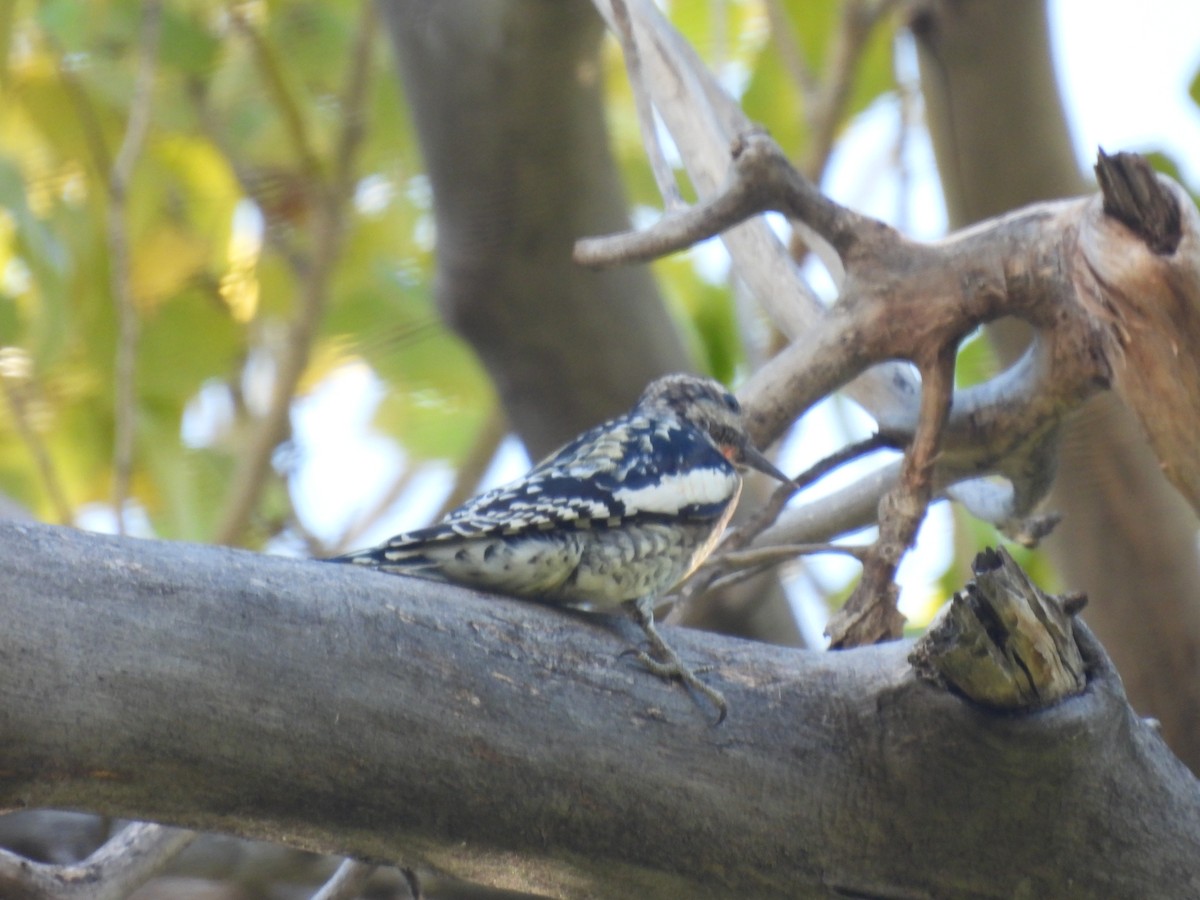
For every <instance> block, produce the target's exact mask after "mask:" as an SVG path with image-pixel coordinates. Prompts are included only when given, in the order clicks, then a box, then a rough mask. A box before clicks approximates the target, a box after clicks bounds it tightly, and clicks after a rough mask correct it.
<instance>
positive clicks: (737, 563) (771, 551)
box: [716, 543, 869, 571]
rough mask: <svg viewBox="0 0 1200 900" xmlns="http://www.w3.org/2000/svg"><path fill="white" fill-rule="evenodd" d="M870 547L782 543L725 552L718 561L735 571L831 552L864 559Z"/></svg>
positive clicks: (723, 566)
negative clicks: (773, 545)
mask: <svg viewBox="0 0 1200 900" xmlns="http://www.w3.org/2000/svg"><path fill="white" fill-rule="evenodd" d="M868 549H869V548H867V547H856V546H854V545H852V544H830V543H823V544H782V545H780V546H777V547H756V548H754V549H752V550H737V551H732V552H730V553H723V554H721V557H720V559H718V560H717V561H716V562H717V565H719V566H720V567H721V568H722V569H725V570H726V571H733V570H734V569H747V568H750V567H758V566H772V565H775V564H776V563H781V562H788V561H789V560H792V559H795V558H796V557H797V556H819V555H822V554H829V553H832V554H836V555H841V556H849V557H853V558H854V559H857V560H862V559H863V558H864V557H865V556H866V554H867V551H868Z"/></svg>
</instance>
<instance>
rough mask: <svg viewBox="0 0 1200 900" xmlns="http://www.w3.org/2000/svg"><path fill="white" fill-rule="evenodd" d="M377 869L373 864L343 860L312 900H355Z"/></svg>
mask: <svg viewBox="0 0 1200 900" xmlns="http://www.w3.org/2000/svg"><path fill="white" fill-rule="evenodd" d="M377 868H379V867H378V866H377V865H374V864H373V863H365V862H359V861H358V860H357V859H343V860H342V863H341V865H339V866H338V867H337V871H336V872H334V873H333V877H331V878H330V879H329V880H328V881H327V882H325V884H324V885H322V887H321V889H320V890H319V891H317V892H316V893H315V894H313V896H312V900H354V898H356V897H358V896H359V895H360V894H361V893H362V892H363V888H364V887H366V885H367V881H368V879H370V877H371V876H372V875H373V874H374V873H375V870H376V869H377Z"/></svg>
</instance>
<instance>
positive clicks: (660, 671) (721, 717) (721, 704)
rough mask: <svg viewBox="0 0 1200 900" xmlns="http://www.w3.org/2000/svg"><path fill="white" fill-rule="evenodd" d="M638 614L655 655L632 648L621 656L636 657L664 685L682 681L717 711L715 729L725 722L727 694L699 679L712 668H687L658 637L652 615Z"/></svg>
mask: <svg viewBox="0 0 1200 900" xmlns="http://www.w3.org/2000/svg"><path fill="white" fill-rule="evenodd" d="M637 613H638V614H637V616H636V618H637V622H638V624H639V625H640V626H641V627H642V631H643V632H645V634H646V640H647V641H648V642H649V643H650V649H651V651H653V653H652V654H651V653H647V652H646V651H645V650H642V649H640V648H630V649H629V650H627V651H626V652H625V654H622V655H630V656H633V657H634V658H636V659H637V661H638V662H639V663H641V664H642V666H643V667H644V668H645V669H646V671H648V672H650V673H651V674H652V675H657V676H658V677H659V678H662V679H663V680H665V681H682V682H683V683H684V684H685V685H686V686H687V687H689V688H691V689H692V690H693V691H695V692H696V693H698V694H702V695H704V696H705V697H707V698H708V701H709V703H711V704H712V705H713V706H714V707H716V710H717V720H716V721H715V722H713V727H714V728H715V727H716V726H717V725H720V724H721V723H722V722H724V721H725V717H726V716H727V715H728V714H729V702H728V701H727V700H726V699H725V695H724V694H722V693H721V692H720V691H718V690H717V689H716V688H714V687H712V686H711V685H709V684H706V683H705V682H704V681H702V680H701V679H700V675H701V674H703V673H705V672H710V671H712V668H713V667H712V666H699V667H697V668H695V669H693V668H692V667H690V666H688V665H687V664H686V663H685V662H684V661H683V660H682V659H680V657H679V654H678V653H676V652H675V650H674V649H673V648H672V647H671V645H670V644H668V643H667V642H666V641H665V640H663V637H662V635H661V634H659V633H658V629H657V628H655V627H654V616H653V614H650V615H643V614H641V610H638V611H637Z"/></svg>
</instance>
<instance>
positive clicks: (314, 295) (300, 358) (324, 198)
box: [214, 3, 374, 544]
mask: <svg viewBox="0 0 1200 900" xmlns="http://www.w3.org/2000/svg"><path fill="white" fill-rule="evenodd" d="M373 9H374V7H373V6H372V5H371V4H369V3H368V4H364V5H363V7H362V13H361V15H360V18H359V27H358V31H357V34H356V37H355V45H354V47H353V48H352V50H351V55H350V72H349V77H348V78H347V81H346V90H345V93H344V96H343V102H342V132H341V135H340V137H339V140H338V142H337V147H338V148H339V152H340V153H342V154H344V155H345V156H346V157H347V158H345V159H339V160H337V161H336V163H335V173H336V174H335V177H336V178H337V180H338V183H337V184H336V185H325V187H324V189H322V190H319V197H318V201H317V203H316V205H315V208H314V210H313V241H312V253H311V256H309V257H307V258H306V259H305V260H304V261H303V265H302V266H301V268H299V269H297V270H296V275H297V277H298V278H300V279H302V285H301V291H300V297H299V306H298V308H297V310H296V313H295V314H294V315H293V317H292V319H291V321H290V322H289V323H288V327H287V341H286V345H285V346H286V349H285V351H284V353H283V354H282V355H281V356H280V357H279V358H278V359H277V360H276V371H275V373H274V381H273V384H272V391H271V401H270V405H269V407H268V409H267V412H266V414H265V415H264V416H263V417H262V418H261V419H260V420H259V422H258V423H257V425H256V427H255V430H254V432H253V434H252V435H251V437H250V440H249V445H248V446H247V448H246V449H245V452H244V453H243V454H242V455H241V457H240V459H239V463H238V468H237V470H236V471H235V472H234V476H233V479H232V481H231V484H230V488H229V491H228V493H227V495H226V500H225V506H224V512H223V514H222V517H221V520H220V523H219V525H218V526H217V530H216V533H215V537H214V540H215V541H216V542H217V543H223V544H228V543H233V542H235V541H237V540H238V538H239V537H240V535H241V534H242V532H243V531H244V530H245V528H246V525H247V523H248V522H249V519H250V516H251V514H252V512H253V510H254V508H255V506H256V505H257V503H258V498H259V496H261V493H262V490H263V487H264V485H265V483H266V478H267V475H268V472H269V470H270V466H271V456H272V454H273V453H274V451H275V448H276V447H277V446H278V445H279V444H280V443H281V442H282V441H283V440H285V439H286V437H287V435H288V433H289V431H290V421H289V420H290V414H291V404H292V400H293V399H294V397H295V393H296V387H297V385H298V384H299V382H300V378H301V376H302V375H303V374H304V370H305V369H306V368H307V366H308V360H309V354H310V352H311V350H312V345H313V342H314V341H315V339H316V334H317V328H318V326H319V324H320V320H321V316H322V315H323V313H324V310H325V303H326V300H327V297H328V286H329V276H330V274H331V272H332V270H333V266H334V263H335V262H336V260H337V257H338V254H339V253H340V252H341V239H342V230H343V225H344V217H345V211H346V208H347V206H348V204H349V203H350V201H351V199H352V198H351V196H350V192H349V191H348V190H347V188H348V187H349V183H350V181H351V178H352V172H353V158H354V156H355V155H356V153H357V149H358V145H359V142H360V140H361V135H362V107H363V103H364V101H365V96H366V88H367V74H366V73H367V71H368V68H369V62H370V52H369V51H370V46H371V40H372V38H373V37H374V12H373ZM239 27H240V28H241V29H242V30H243V32H244V33H247V35H248V36H252V37H251V38H250V39H251V41H252V46H253V47H254V48H255V51H256V53H257V54H259V55H260V68H261V69H262V70H263V72H264V75H265V76H266V77H267V79H268V82H269V83H270V85H271V87H272V89H273V91H274V92H275V93H276V95H277V98H278V100H279V102H280V104H281V106H282V109H283V112H284V114H285V117H286V119H287V122H288V126H289V128H291V129H299V130H300V131H302V132H303V130H304V127H303V126H304V123H303V119H302V118H301V117H300V115H299V113H298V109H299V107H298V105H297V103H296V102H295V100H294V98H292V97H290V95H289V94H288V93H287V90H286V85H285V84H284V83H283V80H282V78H280V77H277V73H276V74H272V73H273V72H275V70H276V68H277V66H276V64H275V63H274V55H273V51H271V49H270V48H269V47H268V46H267V44H266V42H265V40H264V39H263V38H262V36H261V35H258V33H257V32H256V31H255V29H253V28H252V27H251V26H250V25H249V23H248V22H246V21H245V20H244V19H239ZM296 147H297V152H298V153H299V155H300V158H301V164H302V166H303V168H304V169H305V171H307V172H308V173H310V174H311V175H312V176H313V177H314V178H316V177H317V176H319V175H320V172H321V167H320V165H319V162H318V160H317V159H316V156H315V154H314V151H313V149H312V142H311V140H310V139H309V138H308V137H307V135H306V134H301V135H298V136H297V143H296ZM314 183H315V184H317V185H320V184H321V182H319V181H316V182H314ZM295 262H299V261H298V260H297V261H295ZM294 264H295V263H294Z"/></svg>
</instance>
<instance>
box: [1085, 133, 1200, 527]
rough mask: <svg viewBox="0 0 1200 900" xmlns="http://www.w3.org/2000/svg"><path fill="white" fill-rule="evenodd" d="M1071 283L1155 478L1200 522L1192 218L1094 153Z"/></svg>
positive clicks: (1129, 168) (1181, 205)
mask: <svg viewBox="0 0 1200 900" xmlns="http://www.w3.org/2000/svg"><path fill="white" fill-rule="evenodd" d="M1096 175H1097V177H1098V178H1099V180H1100V187H1101V190H1102V192H1103V195H1104V203H1103V208H1102V209H1101V208H1100V206H1099V205H1098V204H1097V205H1095V206H1093V207H1092V208H1091V209H1089V211H1088V215H1087V216H1086V217H1085V220H1084V222H1083V223H1082V225H1081V228H1080V233H1079V249H1080V253H1079V254H1078V256H1077V258H1076V261H1075V265H1074V271H1073V273H1072V277H1073V279H1074V282H1075V285H1076V288H1077V290H1078V294H1079V297H1080V302H1081V303H1082V304H1083V306H1084V307H1085V308H1086V309H1087V310H1088V311H1089V312H1090V313H1091V314H1092V316H1093V318H1094V319H1095V321H1096V323H1097V325H1098V326H1099V330H1100V332H1101V333H1102V334H1103V335H1104V337H1105V339H1106V341H1105V356H1106V357H1107V360H1108V363H1109V365H1110V366H1111V368H1112V373H1113V379H1112V380H1113V387H1114V389H1115V390H1116V392H1117V393H1118V394H1119V395H1120V396H1121V399H1122V400H1123V401H1124V402H1125V403H1126V405H1128V406H1129V408H1130V409H1132V410H1133V411H1134V413H1135V414H1136V415H1137V417H1138V420H1139V421H1140V422H1141V424H1142V427H1143V428H1144V429H1145V431H1146V435H1147V437H1149V439H1150V445H1151V446H1152V447H1153V448H1154V452H1155V454H1156V455H1157V456H1158V460H1159V462H1160V463H1161V464H1162V468H1163V472H1164V473H1165V474H1166V476H1167V478H1168V479H1170V481H1171V483H1172V484H1174V485H1175V487H1176V488H1177V489H1178V490H1179V492H1180V493H1181V494H1183V496H1184V497H1185V498H1187V500H1188V502H1189V503H1191V505H1192V508H1193V509H1195V510H1196V511H1197V512H1200V452H1197V449H1196V448H1197V447H1198V446H1200V350H1198V349H1197V348H1200V214H1198V213H1197V211H1196V207H1195V205H1194V204H1193V203H1192V201H1191V198H1190V197H1188V195H1187V193H1186V192H1185V191H1184V190H1183V189H1182V188H1181V187H1179V185H1177V184H1175V182H1173V181H1171V180H1170V179H1167V178H1163V177H1161V176H1159V175H1156V174H1155V173H1154V171H1153V170H1152V169H1151V168H1150V165H1149V163H1147V162H1146V160H1145V159H1144V158H1142V157H1141V156H1138V155H1137V154H1134V153H1116V154H1113V155H1112V156H1109V155H1107V154H1105V153H1103V152H1101V153H1100V157H1099V161H1098V162H1097V163H1096Z"/></svg>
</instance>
